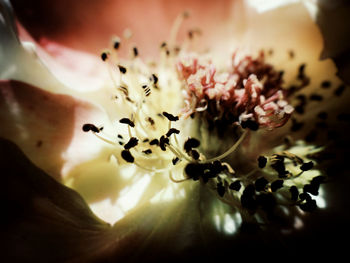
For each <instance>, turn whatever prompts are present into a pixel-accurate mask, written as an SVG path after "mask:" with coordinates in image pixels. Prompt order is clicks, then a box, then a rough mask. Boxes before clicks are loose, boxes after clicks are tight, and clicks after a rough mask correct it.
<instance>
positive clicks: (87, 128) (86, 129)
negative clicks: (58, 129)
mask: <svg viewBox="0 0 350 263" xmlns="http://www.w3.org/2000/svg"><path fill="white" fill-rule="evenodd" d="M83 131H84V132H89V131H92V132H96V133H99V132H100V129H99V128H97V127H96V126H95V125H93V124H90V123H86V124H84V125H83Z"/></svg>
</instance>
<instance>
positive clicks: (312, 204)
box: [299, 199, 317, 212]
mask: <svg viewBox="0 0 350 263" xmlns="http://www.w3.org/2000/svg"><path fill="white" fill-rule="evenodd" d="M299 207H300V209H301V210H303V211H305V212H312V211H314V210H315V209H316V208H317V205H316V201H315V200H313V199H311V200H308V201H306V202H305V203H303V204H300V205H299Z"/></svg>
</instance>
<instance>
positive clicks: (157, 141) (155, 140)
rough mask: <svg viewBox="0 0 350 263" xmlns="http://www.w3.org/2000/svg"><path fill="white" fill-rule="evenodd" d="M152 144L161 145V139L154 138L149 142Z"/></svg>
mask: <svg viewBox="0 0 350 263" xmlns="http://www.w3.org/2000/svg"><path fill="white" fill-rule="evenodd" d="M149 144H150V145H159V140H158V139H153V140H151V141H150V142H149Z"/></svg>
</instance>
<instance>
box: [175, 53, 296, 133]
mask: <svg viewBox="0 0 350 263" xmlns="http://www.w3.org/2000/svg"><path fill="white" fill-rule="evenodd" d="M177 71H178V74H179V78H180V79H181V80H182V81H183V83H184V84H183V85H184V90H185V103H186V106H185V108H184V110H183V114H184V115H185V116H187V117H188V116H190V115H191V114H193V113H196V112H206V117H208V116H209V117H210V118H211V119H220V120H225V121H228V120H230V121H231V122H232V123H238V124H240V125H242V127H243V128H244V126H245V125H246V123H254V125H253V126H254V128H253V130H254V129H257V128H258V127H266V128H269V129H273V128H277V127H280V126H282V125H284V124H285V123H286V122H287V120H288V119H289V117H290V115H291V113H292V112H293V110H294V108H293V107H292V106H291V105H290V104H289V103H288V102H287V100H286V94H287V93H286V92H285V91H284V90H283V88H282V84H283V80H282V76H283V72H278V71H276V70H275V69H274V68H273V66H272V65H270V64H267V63H266V62H265V57H264V53H263V52H261V53H260V54H259V56H258V57H257V58H253V57H252V56H244V57H242V58H238V55H237V53H234V54H233V56H232V64H231V67H230V68H229V69H227V70H225V71H219V70H217V68H216V67H215V65H214V64H213V63H211V62H210V61H204V62H202V61H200V60H199V58H198V57H196V56H195V55H189V56H188V57H186V58H183V59H181V60H180V61H179V62H178V63H177ZM248 126H249V125H248ZM253 126H252V127H253Z"/></svg>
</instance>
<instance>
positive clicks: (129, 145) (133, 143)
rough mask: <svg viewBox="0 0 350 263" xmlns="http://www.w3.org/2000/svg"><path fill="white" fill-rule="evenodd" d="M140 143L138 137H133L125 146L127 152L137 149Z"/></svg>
mask: <svg viewBox="0 0 350 263" xmlns="http://www.w3.org/2000/svg"><path fill="white" fill-rule="evenodd" d="M138 143H139V140H138V139H137V138H136V137H131V138H130V140H129V141H128V142H127V144H125V145H124V149H125V150H129V149H131V148H133V147H135V146H136V145H137V144H138Z"/></svg>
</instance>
